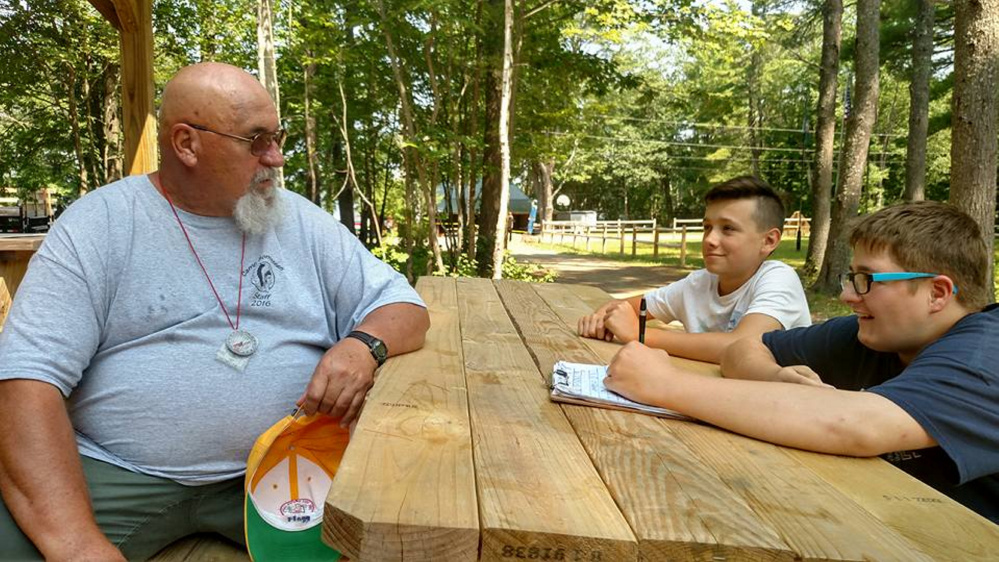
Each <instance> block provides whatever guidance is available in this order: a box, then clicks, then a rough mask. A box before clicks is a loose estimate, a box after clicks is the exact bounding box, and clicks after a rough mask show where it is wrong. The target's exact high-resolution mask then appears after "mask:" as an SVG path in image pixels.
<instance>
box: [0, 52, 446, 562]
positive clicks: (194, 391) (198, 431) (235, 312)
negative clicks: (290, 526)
mask: <svg viewBox="0 0 999 562" xmlns="http://www.w3.org/2000/svg"><path fill="white" fill-rule="evenodd" d="M284 138H285V132H284V130H282V129H281V125H280V123H279V122H278V116H277V111H276V110H275V108H274V104H273V103H272V101H271V99H270V98H269V97H268V94H267V92H266V91H265V90H264V88H263V87H262V86H261V85H260V83H259V82H257V80H256V79H255V78H254V77H252V76H251V75H249V74H247V73H246V72H244V71H242V70H240V69H238V68H235V67H232V66H228V65H223V64H215V63H206V64H199V65H195V66H190V67H187V68H184V69H183V70H181V71H180V72H179V73H178V74H177V75H176V76H175V77H174V78H173V79H172V80H171V81H170V82H169V83H168V84H167V86H166V89H165V90H164V93H163V102H162V108H161V110H160V135H159V147H160V169H159V171H157V172H155V173H152V174H150V175H148V176H133V177H129V178H125V179H124V180H121V181H119V182H115V183H113V184H111V185H108V186H106V187H103V188H101V189H98V190H96V191H94V192H92V193H90V194H88V195H87V196H85V197H83V198H81V199H80V200H79V201H77V202H76V203H74V204H73V205H72V206H71V207H70V208H69V209H67V210H66V212H65V213H64V214H63V215H62V217H61V218H60V219H59V221H57V222H56V224H55V226H54V228H53V229H52V231H51V232H50V233H49V235H48V236H47V237H46V240H45V243H44V244H43V245H42V247H41V248H40V249H39V251H38V253H37V255H36V256H35V257H34V259H33V260H32V262H31V265H30V267H29V269H28V272H27V275H26V276H25V278H24V282H23V283H22V284H21V286H20V289H19V291H18V294H17V298H16V299H15V301H14V305H13V309H12V311H11V313H10V317H9V319H8V321H7V325H6V329H5V330H4V331H3V332H2V335H0V357H2V358H3V360H2V361H0V492H2V496H3V503H2V504H0V559H3V560H9V559H14V560H22V559H40V558H42V557H44V558H46V559H79V560H100V561H105V560H120V559H123V557H127V558H128V559H144V558H148V557H149V556H151V555H153V554H154V553H156V552H157V551H158V550H160V549H161V548H162V547H164V546H166V545H167V544H169V543H171V542H173V541H174V540H176V539H178V538H181V537H183V536H185V535H188V534H191V533H195V532H217V533H220V534H222V535H224V536H226V537H228V538H230V539H231V540H233V541H236V542H239V543H242V542H243V517H242V516H243V479H242V475H243V473H244V472H245V469H246V457H247V455H248V453H249V450H250V447H251V446H252V445H253V442H254V440H255V438H256V437H257V436H258V435H259V434H260V433H261V432H263V431H264V430H265V429H267V427H269V426H270V425H271V424H272V423H273V422H275V421H276V420H278V419H280V418H281V417H283V416H284V415H286V414H288V413H289V412H290V411H291V410H292V409H294V408H295V407H296V405H300V406H302V407H303V409H304V410H305V411H306V412H307V413H315V412H320V413H323V414H328V415H330V416H333V417H335V418H339V419H341V423H342V424H344V425H346V424H349V423H351V422H352V421H353V420H354V419H355V418H356V417H357V415H358V413H359V411H360V409H361V406H362V404H363V401H364V397H365V394H366V392H367V391H368V389H369V388H370V387H371V385H372V381H373V376H374V372H375V370H376V369H377V368H378V366H379V365H380V364H381V363H382V362H383V361H384V360H385V357H386V356H388V355H394V354H399V353H406V352H408V351H411V350H413V349H416V348H418V347H420V346H422V345H423V341H424V336H425V333H426V330H427V328H428V327H429V316H428V315H427V312H426V309H425V307H424V305H423V303H422V301H421V300H420V299H419V297H418V296H417V295H416V293H415V292H414V291H413V290H412V288H411V287H409V285H408V284H407V283H406V281H405V279H404V278H402V277H400V276H399V275H398V274H397V273H395V272H394V271H393V270H392V269H391V268H390V267H388V266H387V265H385V264H384V263H382V262H380V261H378V260H377V259H375V258H374V257H373V256H372V255H371V254H370V253H368V252H367V251H366V250H365V249H364V248H363V246H361V244H360V243H359V242H358V241H357V239H356V238H354V237H353V236H351V235H350V234H349V232H347V231H346V229H344V228H343V227H342V226H341V225H340V224H339V223H338V222H337V221H335V220H334V219H333V218H332V217H331V216H330V215H329V214H327V213H325V212H323V211H322V210H320V209H318V208H317V207H315V206H314V205H312V204H311V203H310V202H308V201H307V200H305V199H304V198H302V197H300V196H298V195H295V194H293V193H291V192H288V191H285V190H281V189H278V188H277V187H275V185H274V177H275V172H276V171H277V170H278V169H279V168H280V167H281V166H282V165H283V164H284V157H283V156H282V154H281V145H282V143H283V141H284Z"/></svg>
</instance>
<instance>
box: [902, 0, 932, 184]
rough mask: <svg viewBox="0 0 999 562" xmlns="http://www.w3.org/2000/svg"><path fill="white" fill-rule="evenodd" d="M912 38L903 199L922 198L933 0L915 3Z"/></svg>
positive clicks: (921, 0)
mask: <svg viewBox="0 0 999 562" xmlns="http://www.w3.org/2000/svg"><path fill="white" fill-rule="evenodd" d="M916 3H917V4H918V9H917V12H916V27H915V30H914V33H913V38H912V78H911V81H910V82H909V140H908V143H907V144H906V146H907V149H906V153H905V200H906V201H922V200H923V199H924V198H925V197H926V132H927V129H928V127H929V114H930V75H931V73H932V71H933V24H934V16H935V11H934V7H933V5H934V2H933V0H916Z"/></svg>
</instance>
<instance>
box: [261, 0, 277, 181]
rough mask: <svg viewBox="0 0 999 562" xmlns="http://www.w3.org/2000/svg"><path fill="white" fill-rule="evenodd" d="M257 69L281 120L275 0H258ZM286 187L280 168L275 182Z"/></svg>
mask: <svg viewBox="0 0 999 562" xmlns="http://www.w3.org/2000/svg"><path fill="white" fill-rule="evenodd" d="M257 68H258V70H259V71H260V82H261V83H262V84H263V85H264V88H265V89H266V90H267V93H268V94H270V95H271V100H273V101H274V108H275V109H276V110H277V114H278V119H279V120H280V119H281V92H280V90H279V88H278V78H277V64H276V63H275V61H274V0H257ZM275 181H276V182H277V186H278V187H284V169H283V168H278V170H277V178H276V180H275Z"/></svg>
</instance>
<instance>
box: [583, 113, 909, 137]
mask: <svg viewBox="0 0 999 562" xmlns="http://www.w3.org/2000/svg"><path fill="white" fill-rule="evenodd" d="M597 117H604V118H605V119H620V120H621V121H640V122H644V123H662V124H664V125H677V126H681V127H707V128H712V129H736V130H756V131H777V132H782V133H797V134H799V135H800V134H815V131H812V130H808V131H803V130H801V129H784V128H780V127H750V126H748V125H724V124H722V123H697V122H690V121H669V120H666V119H650V118H647V117H616V116H614V115H603V116H597ZM842 135H843V129H842V128H839V129H838V130H837V131H836V136H842ZM871 136H872V137H897V138H901V137H906V136H908V133H871Z"/></svg>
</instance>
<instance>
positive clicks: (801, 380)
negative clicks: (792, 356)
mask: <svg viewBox="0 0 999 562" xmlns="http://www.w3.org/2000/svg"><path fill="white" fill-rule="evenodd" d="M772 380H774V381H777V382H793V383H797V384H807V385H810V386H821V387H825V388H835V387H834V386H832V385H831V384H826V383H824V382H822V379H821V378H819V375H818V373H816V372H815V371H813V370H812V369H811V368H810V367H809V366H808V365H789V366H787V367H781V369H780V370H779V371H777V373H776V374H775V375H774V377H773V379H772Z"/></svg>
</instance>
